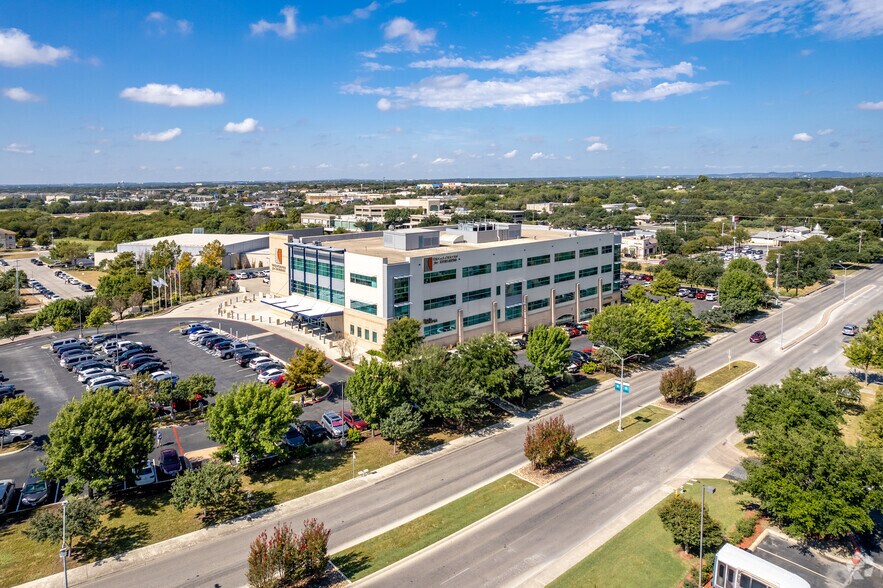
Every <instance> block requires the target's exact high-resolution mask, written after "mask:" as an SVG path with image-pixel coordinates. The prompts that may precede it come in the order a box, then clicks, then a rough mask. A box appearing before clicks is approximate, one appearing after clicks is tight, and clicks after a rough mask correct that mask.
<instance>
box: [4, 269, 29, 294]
mask: <svg viewBox="0 0 883 588" xmlns="http://www.w3.org/2000/svg"><path fill="white" fill-rule="evenodd" d="M16 273H18V287H19V288H27V287H28V286H29V285H30V284H29V282H28V275H27V274H26V273H25V272H24V270H16V269H11V270H9V271H8V272H0V290H14V289H15V274H16Z"/></svg>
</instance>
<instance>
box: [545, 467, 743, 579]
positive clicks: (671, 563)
mask: <svg viewBox="0 0 883 588" xmlns="http://www.w3.org/2000/svg"><path fill="white" fill-rule="evenodd" d="M701 482H702V483H704V484H708V485H712V486H714V487H715V489H716V492H715V493H714V494H709V493H708V492H706V496H705V505H706V507H707V508H708V513H709V515H711V517H713V518H714V519H716V520H717V521H718V522H720V523H721V526H722V527H723V528H724V530H725V531H732V530H733V529H734V528H735V526H736V522H737V521H738V520H739V518H741V516H742V509H741V507H740V505H739V503H740V501H741V500H742V499H744V498H745V497H739V496H735V495H734V494H733V483H732V482H729V481H727V480H701ZM686 494H687V496H690V497H692V498H695V499H698V497H699V484H698V483H694V484H693V485H692V486H687V487H686ZM658 510H659V505H657V506H655V507H653V508H652V509H651V510H650V511H648V512H646V513H644V514H643V515H642V516H641V517H639V518H638V519H637V520H636V521H635V522H633V523H632V524H631V525H629V526H628V527H626V528H625V529H623V530H622V531H620V532H619V533H618V534H617V535H616V536H614V537H613V538H612V539H610V541H608V542H607V543H605V544H604V545H602V546H601V547H599V548H598V549H596V550H595V551H594V552H593V553H592V554H590V555H589V556H588V557H586V558H585V559H583V560H582V561H581V562H579V563H578V564H577V565H575V566H574V567H572V568H570V569H569V570H568V571H567V572H565V573H564V574H563V575H561V576H559V577H558V578H557V579H556V580H555V581H554V582H552V583H551V584H550V585H549V586H550V587H551V588H571V587H572V588H594V587H598V588H602V587H607V586H628V587H629V588H643V587H646V588H675V587H677V586H678V585H679V584H680V582H681V580H683V579H684V577H685V576H686V575H687V572H688V571H689V569H690V565H691V564H694V565H695V562H696V559H695V558H694V557H691V558H689V559H685V558H684V557H683V554H682V553H681V552H680V550H679V549H678V547H677V546H676V545H675V544H674V542H673V541H672V538H671V535H669V533H668V532H667V531H666V530H665V528H663V526H662V522H661V521H660V520H659V514H658ZM709 555H710V554H709Z"/></svg>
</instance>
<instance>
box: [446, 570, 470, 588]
mask: <svg viewBox="0 0 883 588" xmlns="http://www.w3.org/2000/svg"><path fill="white" fill-rule="evenodd" d="M468 571H469V568H466V569H465V570H461V571H459V572H457V573H456V574H454V575H453V576H451V577H450V578H448V579H447V580H445V581H444V582H442V583H441V584H439V586H444V585H445V584H447V583H448V582H450V581H451V580H453V579H454V578H456V577H457V576H459V575H461V574H465V573H466V572H468Z"/></svg>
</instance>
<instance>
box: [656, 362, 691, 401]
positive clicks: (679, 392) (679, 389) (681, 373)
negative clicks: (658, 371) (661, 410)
mask: <svg viewBox="0 0 883 588" xmlns="http://www.w3.org/2000/svg"><path fill="white" fill-rule="evenodd" d="M695 389H696V370H694V369H693V368H683V367H681V366H675V367H673V368H671V369H670V370H666V371H664V372H662V378H661V379H660V380H659V393H660V394H662V397H663V398H665V400H666V401H668V402H683V401H684V400H688V399H689V398H690V397H691V396H693V392H694V391H695Z"/></svg>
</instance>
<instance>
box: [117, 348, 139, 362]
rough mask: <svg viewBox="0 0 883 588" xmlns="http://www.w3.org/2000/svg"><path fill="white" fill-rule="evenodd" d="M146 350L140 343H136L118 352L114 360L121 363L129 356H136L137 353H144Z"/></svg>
mask: <svg viewBox="0 0 883 588" xmlns="http://www.w3.org/2000/svg"><path fill="white" fill-rule="evenodd" d="M145 353H146V352H145V351H144V349H143V348H142V347H141V346H140V345H136V346H135V347H129V348H128V349H126V350H125V351H123V352H121V353H118V354H117V356H116V360H117V362H119V363H123V362H125V361H126V360H128V359H129V358H132V357H137V356H139V355H144V354H145Z"/></svg>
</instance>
